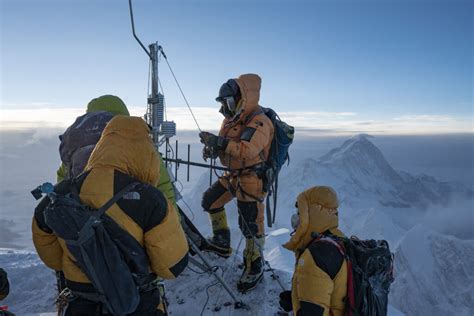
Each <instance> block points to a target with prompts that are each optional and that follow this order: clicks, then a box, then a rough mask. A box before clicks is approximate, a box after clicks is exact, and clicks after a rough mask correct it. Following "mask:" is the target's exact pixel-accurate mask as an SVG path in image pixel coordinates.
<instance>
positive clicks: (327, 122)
mask: <svg viewBox="0 0 474 316" xmlns="http://www.w3.org/2000/svg"><path fill="white" fill-rule="evenodd" d="M129 110H130V113H131V114H132V115H135V116H143V114H144V112H145V108H144V107H130V108H129ZM193 112H194V115H195V116H196V119H197V121H198V124H199V126H200V128H201V129H202V130H216V129H218V127H219V126H220V122H221V121H222V116H221V115H220V113H218V111H217V108H214V107H194V108H193ZM83 113H84V109H83V108H79V107H76V108H54V107H49V108H47V107H44V108H34V107H31V108H26V107H22V108H20V109H11V108H9V109H6V108H1V109H0V130H24V129H37V128H43V127H49V128H51V127H53V128H66V127H67V126H69V125H70V124H71V123H72V122H74V119H75V118H76V117H77V116H79V115H81V114H83ZM166 114H167V115H166V116H167V117H168V118H169V119H170V120H173V121H175V122H176V124H177V127H178V129H179V130H197V125H196V123H195V122H194V120H193V118H192V116H191V113H190V111H189V109H188V108H186V107H168V108H167V113H166ZM279 115H280V117H281V118H282V119H283V120H285V121H286V122H287V123H288V124H290V125H293V126H295V127H296V128H297V129H298V130H299V132H300V134H301V135H308V136H311V135H315V134H318V135H331V134H354V133H370V134H380V135H383V134H388V135H390V134H395V135H412V134H444V133H472V132H474V130H473V121H474V120H473V119H474V118H473V117H472V116H470V117H454V116H447V115H409V114H407V115H403V116H399V117H394V118H370V119H368V118H366V117H362V115H360V114H357V113H353V112H318V111H294V112H280V113H279Z"/></svg>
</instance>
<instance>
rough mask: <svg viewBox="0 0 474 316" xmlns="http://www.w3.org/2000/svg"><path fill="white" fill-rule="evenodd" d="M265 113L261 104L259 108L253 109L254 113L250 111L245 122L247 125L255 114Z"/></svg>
mask: <svg viewBox="0 0 474 316" xmlns="http://www.w3.org/2000/svg"><path fill="white" fill-rule="evenodd" d="M262 113H264V112H263V108H262V107H261V106H259V108H258V109H257V110H255V111H253V112H252V113H250V114H249V115H248V116H247V117H246V118H245V121H244V124H245V125H247V124H248V123H249V122H250V121H251V120H252V119H253V118H254V117H255V116H257V115H259V114H262Z"/></svg>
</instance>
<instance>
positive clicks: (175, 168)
mask: <svg viewBox="0 0 474 316" xmlns="http://www.w3.org/2000/svg"><path fill="white" fill-rule="evenodd" d="M174 156H175V157H176V158H178V140H176V151H175V154H174ZM174 181H178V163H177V162H175V163H174Z"/></svg>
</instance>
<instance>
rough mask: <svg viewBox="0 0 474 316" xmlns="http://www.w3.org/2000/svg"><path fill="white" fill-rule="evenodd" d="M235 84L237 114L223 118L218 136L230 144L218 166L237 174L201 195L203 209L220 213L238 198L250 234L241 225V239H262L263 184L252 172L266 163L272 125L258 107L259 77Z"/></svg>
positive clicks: (242, 78)
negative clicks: (237, 100)
mask: <svg viewBox="0 0 474 316" xmlns="http://www.w3.org/2000/svg"><path fill="white" fill-rule="evenodd" d="M236 82H237V84H238V85H239V88H240V92H241V95H242V98H241V100H240V102H239V105H238V106H239V110H240V114H238V115H236V116H235V117H233V118H225V119H224V120H223V122H222V125H221V129H220V131H219V136H222V137H225V138H227V139H228V140H229V142H228V145H227V147H226V149H225V151H222V152H220V154H219V159H220V162H221V164H222V165H223V166H225V167H228V168H230V169H232V170H236V171H235V172H228V173H226V174H224V176H223V177H222V178H221V179H219V180H218V181H217V182H216V183H214V184H213V185H212V186H211V187H210V188H209V189H208V190H207V191H206V192H205V193H204V196H203V201H202V206H203V208H204V210H205V211H207V212H210V213H215V212H219V211H221V210H223V207H224V205H225V204H227V203H228V202H229V201H231V200H232V199H233V198H234V197H237V201H238V205H239V209H240V212H241V215H242V216H243V217H244V218H245V220H246V222H247V223H248V225H249V226H250V227H249V229H250V232H249V231H248V229H246V227H244V226H243V225H242V220H239V223H241V229H242V231H243V233H244V235H246V237H250V236H251V234H254V235H262V234H263V232H264V206H263V200H264V197H265V193H264V192H263V181H262V179H261V178H259V177H258V176H257V174H256V172H255V171H254V170H252V169H251V168H252V167H254V166H258V165H260V164H262V163H264V162H265V161H266V160H267V158H268V154H269V151H270V146H271V142H272V139H273V133H274V131H273V123H272V122H271V120H270V119H269V118H268V117H267V116H266V115H265V114H264V113H263V112H262V111H261V108H260V106H259V105H258V101H259V98H260V87H261V79H260V77H259V76H258V75H255V74H244V75H241V76H240V77H239V78H237V79H236ZM246 168H248V169H247V170H246ZM237 170H242V171H241V172H238V171H237ZM255 204H256V206H255ZM250 233H251V234H250Z"/></svg>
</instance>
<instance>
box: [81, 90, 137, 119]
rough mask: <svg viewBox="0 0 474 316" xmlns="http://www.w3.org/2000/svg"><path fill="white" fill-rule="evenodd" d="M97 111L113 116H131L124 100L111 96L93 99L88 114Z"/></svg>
mask: <svg viewBox="0 0 474 316" xmlns="http://www.w3.org/2000/svg"><path fill="white" fill-rule="evenodd" d="M97 111H107V112H110V113H112V114H113V115H127V116H128V115H130V113H129V112H128V109H127V106H126V105H125V103H124V102H123V101H122V99H120V98H119V97H117V96H115V95H110V94H106V95H103V96H100V97H98V98H95V99H92V100H91V101H90V102H89V104H87V111H86V112H87V113H89V112H97Z"/></svg>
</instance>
